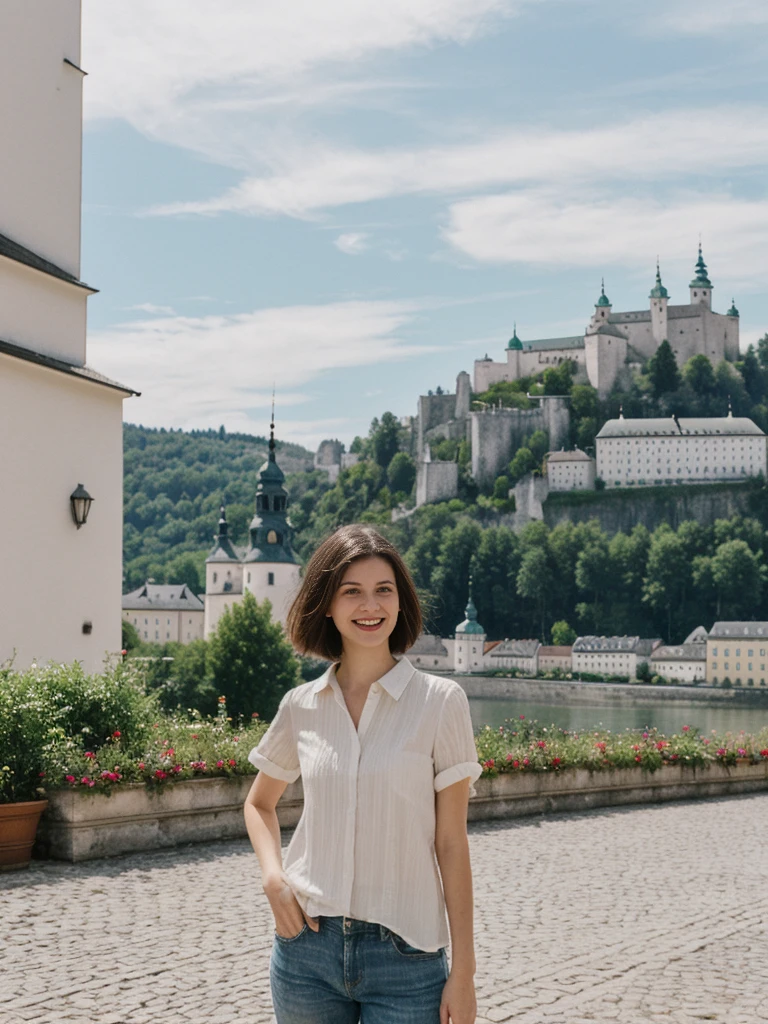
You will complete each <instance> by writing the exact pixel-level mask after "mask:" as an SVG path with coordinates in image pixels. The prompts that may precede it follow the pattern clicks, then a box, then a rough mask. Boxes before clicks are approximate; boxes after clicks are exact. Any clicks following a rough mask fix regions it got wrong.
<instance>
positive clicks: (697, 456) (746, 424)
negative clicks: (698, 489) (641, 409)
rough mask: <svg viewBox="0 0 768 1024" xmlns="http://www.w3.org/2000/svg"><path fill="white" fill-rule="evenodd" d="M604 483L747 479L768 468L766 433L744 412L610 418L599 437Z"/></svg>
mask: <svg viewBox="0 0 768 1024" xmlns="http://www.w3.org/2000/svg"><path fill="white" fill-rule="evenodd" d="M595 446H596V449H597V475H598V476H599V477H600V478H601V479H602V480H604V481H605V485H606V487H646V486H648V485H650V484H682V483H689V484H692V483H711V482H718V481H730V480H746V479H747V478H748V477H755V476H757V475H758V474H760V473H762V474H765V472H766V435H765V434H764V433H763V431H762V430H761V429H760V428H759V427H758V426H757V424H756V423H753V422H752V420H750V419H747V418H746V417H743V416H733V415H732V414H731V412H730V410H729V412H728V415H727V416H708V417H699V418H695V417H694V418H684V417H681V418H680V419H678V418H677V417H676V416H670V417H669V418H666V419H661V418H657V419H624V417H623V415H622V416H619V418H618V419H615V420H608V422H607V423H606V424H605V425H604V426H603V427H602V429H601V430H600V433H599V434H598V435H597V439H596V442H595Z"/></svg>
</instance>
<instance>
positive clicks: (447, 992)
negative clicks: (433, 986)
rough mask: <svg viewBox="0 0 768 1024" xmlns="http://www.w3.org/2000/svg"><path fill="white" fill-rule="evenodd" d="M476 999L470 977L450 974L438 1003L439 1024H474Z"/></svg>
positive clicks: (473, 984)
mask: <svg viewBox="0 0 768 1024" xmlns="http://www.w3.org/2000/svg"><path fill="white" fill-rule="evenodd" d="M475 1017H477V999H476V998H475V983H474V981H473V979H472V978H471V977H461V976H460V975H457V974H453V973H451V974H450V975H449V976H448V981H446V983H445V987H444V988H443V998H442V999H441V1001H440V1024H449V1022H450V1024H475Z"/></svg>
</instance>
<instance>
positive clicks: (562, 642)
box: [552, 619, 576, 647]
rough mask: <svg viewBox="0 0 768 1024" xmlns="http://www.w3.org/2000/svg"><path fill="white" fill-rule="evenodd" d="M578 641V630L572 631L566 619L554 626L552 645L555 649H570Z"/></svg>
mask: <svg viewBox="0 0 768 1024" xmlns="http://www.w3.org/2000/svg"><path fill="white" fill-rule="evenodd" d="M575 639H576V630H575V629H572V628H571V627H570V626H569V625H568V623H567V622H566V621H565V619H561V620H560V621H559V622H555V623H553V624H552V643H553V644H554V645H555V647H570V646H571V644H572V643H573V641H574V640H575Z"/></svg>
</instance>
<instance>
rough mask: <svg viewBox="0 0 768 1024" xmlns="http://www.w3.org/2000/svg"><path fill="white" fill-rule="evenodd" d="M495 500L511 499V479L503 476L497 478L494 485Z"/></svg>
mask: <svg viewBox="0 0 768 1024" xmlns="http://www.w3.org/2000/svg"><path fill="white" fill-rule="evenodd" d="M493 496H494V498H500V499H503V500H506V499H507V498H508V497H509V477H508V476H505V475H504V474H502V475H501V476H497V477H496V480H495V482H494V484H493Z"/></svg>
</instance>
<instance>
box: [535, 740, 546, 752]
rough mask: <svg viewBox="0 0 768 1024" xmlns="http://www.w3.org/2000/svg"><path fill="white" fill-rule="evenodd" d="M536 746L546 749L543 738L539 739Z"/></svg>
mask: <svg viewBox="0 0 768 1024" xmlns="http://www.w3.org/2000/svg"><path fill="white" fill-rule="evenodd" d="M536 746H537V747H539V748H540V749H541V750H546V747H547V744H546V741H545V740H539V741H538V743H537V744H536Z"/></svg>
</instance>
